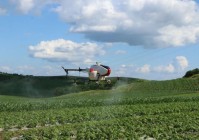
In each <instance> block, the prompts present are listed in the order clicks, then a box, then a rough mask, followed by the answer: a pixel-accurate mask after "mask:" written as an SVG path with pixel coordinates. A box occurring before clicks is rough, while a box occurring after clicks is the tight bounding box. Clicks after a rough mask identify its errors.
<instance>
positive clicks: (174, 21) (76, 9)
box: [0, 0, 199, 80]
mask: <svg viewBox="0 0 199 140" xmlns="http://www.w3.org/2000/svg"><path fill="white" fill-rule="evenodd" d="M198 11H199V4H198V1H193V0H187V1H181V0H171V1H168V0H161V1H160V0H126V1H120V0H75V1H69V0H56V1H55V0H54V1H53V0H8V1H7V0H5V1H4V0H3V1H0V56H1V59H0V71H2V72H8V73H19V74H25V75H26V74H28V75H64V74H65V73H64V71H63V70H62V69H61V66H64V67H67V68H78V67H79V66H80V67H82V68H84V67H89V66H90V65H92V64H94V63H95V62H96V61H98V62H101V63H103V64H105V65H109V66H110V67H111V69H112V73H111V76H128V77H136V78H144V79H152V80H165V79H174V78H179V77H182V76H183V75H184V74H185V72H186V71H187V70H190V69H194V68H198V62H197V60H199V56H198V53H199V47H198V41H199V12H198ZM71 75H79V73H73V72H72V73H71ZM81 76H85V74H81Z"/></svg>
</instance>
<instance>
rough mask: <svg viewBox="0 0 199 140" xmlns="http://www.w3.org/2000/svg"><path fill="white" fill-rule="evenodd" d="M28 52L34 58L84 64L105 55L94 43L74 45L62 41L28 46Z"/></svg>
mask: <svg viewBox="0 0 199 140" xmlns="http://www.w3.org/2000/svg"><path fill="white" fill-rule="evenodd" d="M29 51H30V54H31V56H32V57H35V58H42V59H46V60H49V61H64V62H71V63H80V62H81V63H85V64H86V63H90V62H93V61H95V60H94V59H95V57H96V56H99V55H104V54H105V51H104V50H103V49H102V48H101V47H100V46H97V44H95V43H90V42H86V43H76V42H72V41H70V40H64V39H57V40H51V41H42V42H40V43H39V44H37V45H35V46H29Z"/></svg>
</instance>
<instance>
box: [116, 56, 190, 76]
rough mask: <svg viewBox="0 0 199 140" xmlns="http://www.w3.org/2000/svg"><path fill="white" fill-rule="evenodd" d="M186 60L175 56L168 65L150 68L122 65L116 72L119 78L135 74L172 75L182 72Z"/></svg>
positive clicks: (186, 63)
mask: <svg viewBox="0 0 199 140" xmlns="http://www.w3.org/2000/svg"><path fill="white" fill-rule="evenodd" d="M188 63H189V62H188V60H187V58H186V57H185V56H176V58H175V59H174V60H173V61H172V62H171V63H169V64H166V65H157V66H152V65H150V64H144V65H143V66H136V65H122V66H121V67H120V68H119V69H117V70H115V71H117V74H119V75H120V76H130V75H137V74H152V73H153V74H158V73H163V74H164V73H165V74H174V73H180V72H184V70H185V69H186V68H187V67H188Z"/></svg>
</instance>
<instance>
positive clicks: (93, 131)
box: [0, 77, 199, 140]
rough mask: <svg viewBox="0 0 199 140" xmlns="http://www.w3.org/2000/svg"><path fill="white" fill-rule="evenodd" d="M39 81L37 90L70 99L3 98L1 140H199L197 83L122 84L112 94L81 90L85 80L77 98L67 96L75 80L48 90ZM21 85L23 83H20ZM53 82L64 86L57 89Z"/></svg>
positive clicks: (76, 92) (129, 81)
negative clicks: (61, 93) (55, 91)
mask: <svg viewBox="0 0 199 140" xmlns="http://www.w3.org/2000/svg"><path fill="white" fill-rule="evenodd" d="M37 78H38V79H39V78H41V79H42V80H43V81H42V80H41V79H40V80H38V79H37ZM37 78H36V79H34V80H35V81H37V80H38V81H37V82H39V81H40V82H39V83H40V84H41V85H39V84H38V83H35V85H34V84H33V85H34V88H36V89H39V90H40V89H41V90H43V91H44V92H45V89H46V88H47V89H46V90H49V91H50V90H55V89H57V88H58V89H59V90H61V91H62V92H65V91H66V94H64V95H61V96H54V97H46V98H30V97H20V96H18V97H16V96H8V95H0V128H1V129H2V131H0V138H1V137H2V138H4V139H5V140H6V139H12V138H16V139H197V138H198V137H199V135H198V134H199V128H198V126H197V124H199V117H198V116H199V109H198V105H199V78H198V77H194V78H193V77H192V78H182V79H175V80H167V81H147V80H140V79H128V78H121V79H120V81H117V82H116V81H115V83H114V84H113V85H111V89H109V88H108V89H107V88H106V87H97V89H95V85H91V87H89V88H87V87H86V86H88V85H81V84H80V83H81V81H82V80H81V79H79V81H78V80H77V82H79V84H78V85H76V86H73V88H71V90H72V89H73V90H72V92H73V93H72V94H68V91H69V90H68V87H69V85H70V86H72V84H71V83H73V82H71V81H70V80H71V79H68V80H67V79H62V80H61V79H60V77H59V78H58V77H57V79H56V78H55V77H54V78H52V79H51V80H49V79H48V80H46V81H48V82H49V83H50V84H49V85H48V82H46V81H45V78H44V77H37ZM48 78H49V77H48ZM24 80H25V79H23V80H22V81H24ZM26 80H27V79H26ZM34 80H33V81H34ZM114 80H115V79H114V78H113V81H114ZM11 81H12V80H11ZM22 81H20V80H19V81H18V83H20V82H22ZM29 81H30V79H29ZM35 81H34V82H35ZM52 81H54V82H55V81H59V82H57V83H56V84H55V85H53V82H52ZM34 82H33V83H34ZM51 82H52V83H51ZM7 83H9V82H8V81H7ZM66 83H68V85H67V84H66ZM82 83H83V82H82ZM12 84H13V83H12ZM45 84H46V86H44V85H45ZM62 84H63V85H62ZM49 86H50V87H51V88H49ZM92 86H93V87H92ZM13 89H14V88H13ZM74 89H76V90H74ZM77 89H78V90H77ZM81 89H83V90H84V91H81ZM94 89H95V90H94ZM11 95H12V94H11ZM1 129H0V130H1Z"/></svg>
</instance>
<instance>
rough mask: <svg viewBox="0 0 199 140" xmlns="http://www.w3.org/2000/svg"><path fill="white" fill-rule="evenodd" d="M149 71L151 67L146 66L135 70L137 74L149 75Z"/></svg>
mask: <svg viewBox="0 0 199 140" xmlns="http://www.w3.org/2000/svg"><path fill="white" fill-rule="evenodd" d="M150 71H151V66H150V65H148V64H145V65H144V66H142V67H139V68H137V69H136V72H139V73H149V72H150Z"/></svg>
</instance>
